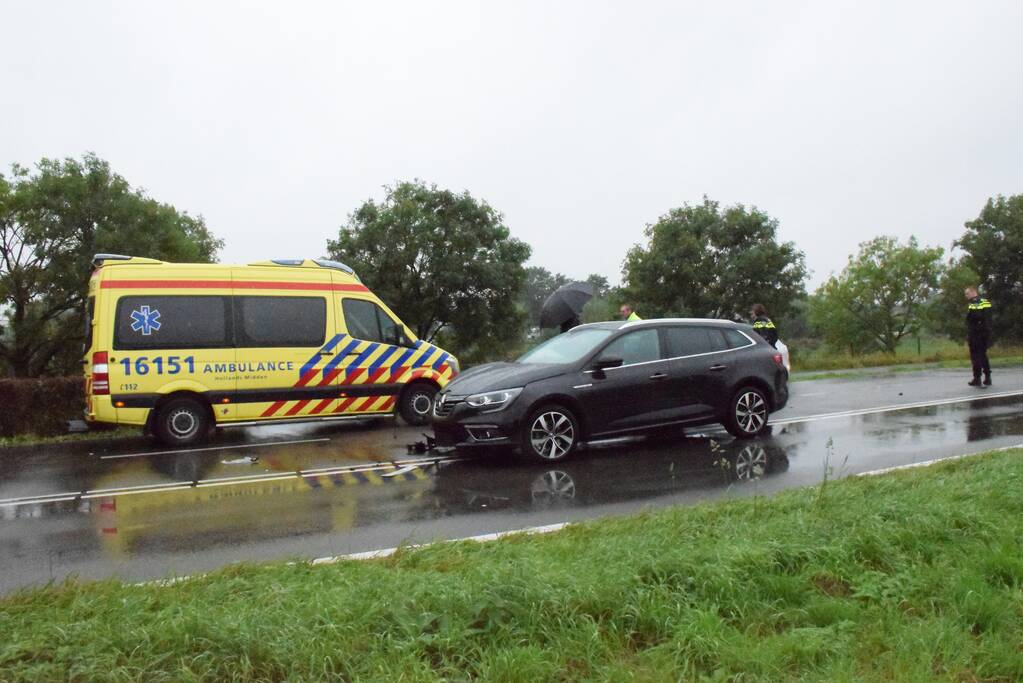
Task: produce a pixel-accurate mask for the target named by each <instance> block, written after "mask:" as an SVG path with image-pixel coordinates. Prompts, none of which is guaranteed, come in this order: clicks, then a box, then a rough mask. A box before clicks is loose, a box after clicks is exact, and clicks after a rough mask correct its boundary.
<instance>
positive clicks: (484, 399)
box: [465, 387, 522, 413]
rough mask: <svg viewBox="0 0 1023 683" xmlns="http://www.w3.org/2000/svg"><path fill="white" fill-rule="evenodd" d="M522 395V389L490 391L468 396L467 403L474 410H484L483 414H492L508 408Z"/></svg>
mask: <svg viewBox="0 0 1023 683" xmlns="http://www.w3.org/2000/svg"><path fill="white" fill-rule="evenodd" d="M521 393H522V387H519V388H518V389H501V390H500V391H488V392H487V393H485V394H473V395H472V396H466V397H465V402H466V403H468V404H469V405H470V406H472V407H473V408H483V412H485V413H492V412H495V411H497V410H503V409H504V408H507V407H508V405H509V404H511V402H512V401H514V400H515V397H516V396H518V395H519V394H521Z"/></svg>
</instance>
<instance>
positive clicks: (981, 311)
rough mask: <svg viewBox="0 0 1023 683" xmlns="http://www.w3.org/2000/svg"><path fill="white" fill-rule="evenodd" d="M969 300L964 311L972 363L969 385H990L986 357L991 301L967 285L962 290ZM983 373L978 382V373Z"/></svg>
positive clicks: (989, 365)
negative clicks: (982, 379)
mask: <svg viewBox="0 0 1023 683" xmlns="http://www.w3.org/2000/svg"><path fill="white" fill-rule="evenodd" d="M963 293H964V294H966V300H967V301H968V302H969V304H968V306H967V311H966V342H967V344H969V346H970V362H971V363H972V364H973V380H972V381H971V382H969V385H970V386H971V387H979V386H985V387H989V386H991V364H990V363H989V362H988V359H987V349H988V347H989V346H991V302H990V301H988V300H987V299H985V298H983V297H982V296H980V295H979V294H978V293H977V288H976V287H967V288H966V289H965V290H964V291H963ZM981 372H983V373H984V383H983V384H981V382H980V373H981Z"/></svg>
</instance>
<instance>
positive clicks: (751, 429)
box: [725, 387, 768, 439]
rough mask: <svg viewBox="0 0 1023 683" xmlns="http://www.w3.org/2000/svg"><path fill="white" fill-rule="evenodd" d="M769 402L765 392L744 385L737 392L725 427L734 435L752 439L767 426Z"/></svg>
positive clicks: (729, 408)
mask: <svg viewBox="0 0 1023 683" xmlns="http://www.w3.org/2000/svg"><path fill="white" fill-rule="evenodd" d="M767 416H768V404H767V397H766V396H765V395H764V392H763V391H761V390H760V389H757V388H756V387H743V388H742V389H739V391H737V392H735V396H733V397H732V400H731V403H730V404H729V407H728V414H727V415H726V416H725V429H727V430H728V431H729V433H730V434H731V435H732V436H735V437H738V438H740V439H750V438H753V437H754V436H757V435H759V434H761V433H763V431H764V429H766V428H767Z"/></svg>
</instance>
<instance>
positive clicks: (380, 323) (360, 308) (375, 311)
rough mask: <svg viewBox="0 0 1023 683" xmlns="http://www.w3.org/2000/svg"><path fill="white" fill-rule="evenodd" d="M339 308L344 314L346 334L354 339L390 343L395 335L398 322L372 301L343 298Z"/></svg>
mask: <svg viewBox="0 0 1023 683" xmlns="http://www.w3.org/2000/svg"><path fill="white" fill-rule="evenodd" d="M341 310H342V312H343V313H344V316H345V326H346V327H347V328H348V334H350V335H352V336H353V337H355V338H356V339H363V340H365V341H373V342H380V343H382V344H392V343H394V340H395V339H396V337H397V331H398V329H399V328H398V324H397V323H396V322H394V321H393V320H391V318H390V317H389V316H388V315H387V314H386V313H384V309H382V308H380V307H379V306H377V305H376V304H375V303H373V302H372V301H365V300H363V299H344V300H342V302H341Z"/></svg>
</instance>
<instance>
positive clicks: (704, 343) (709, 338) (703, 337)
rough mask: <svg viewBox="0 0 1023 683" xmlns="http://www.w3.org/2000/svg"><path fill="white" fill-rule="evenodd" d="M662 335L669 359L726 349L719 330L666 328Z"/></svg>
mask: <svg viewBox="0 0 1023 683" xmlns="http://www.w3.org/2000/svg"><path fill="white" fill-rule="evenodd" d="M664 333H665V338H666V339H667V342H668V356H669V357H671V358H678V357H680V356H696V355H699V354H701V353H713V352H715V351H724V350H725V349H726V348H728V347H727V346H726V344H725V338H724V337H723V336H722V335H721V330H719V329H716V328H713V327H700V326H691V327H668V328H665V330H664Z"/></svg>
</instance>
